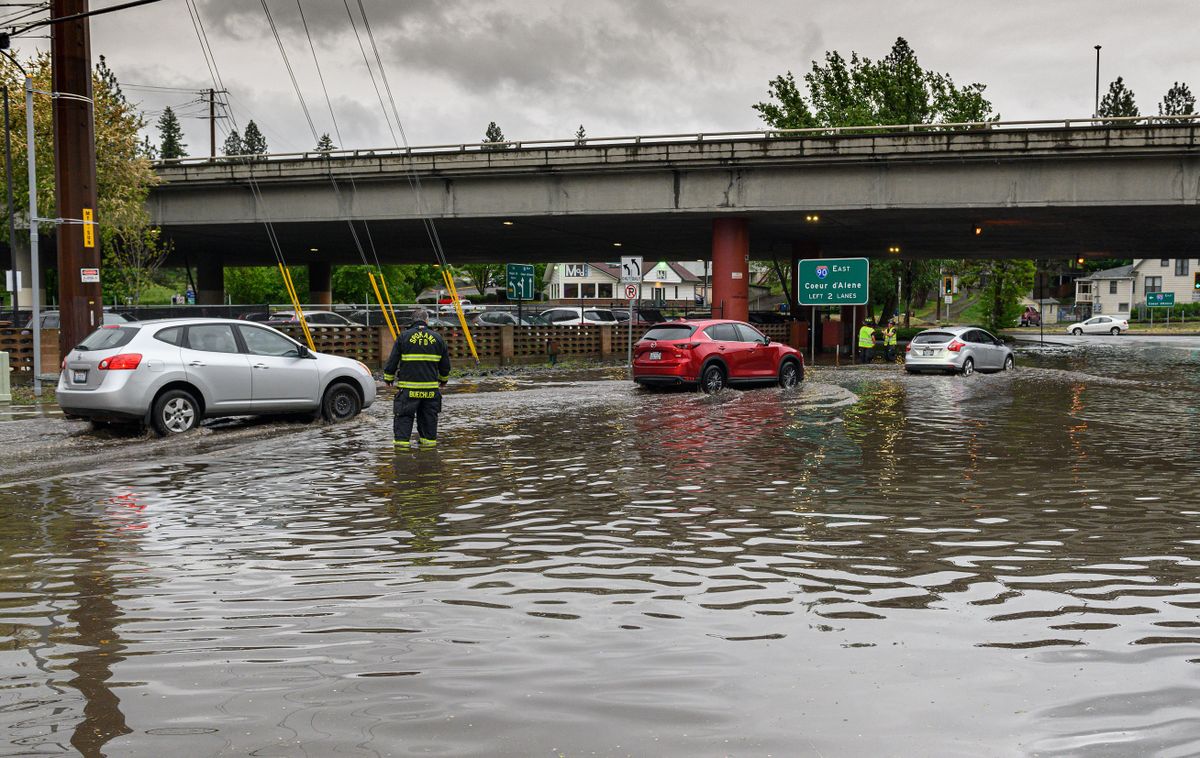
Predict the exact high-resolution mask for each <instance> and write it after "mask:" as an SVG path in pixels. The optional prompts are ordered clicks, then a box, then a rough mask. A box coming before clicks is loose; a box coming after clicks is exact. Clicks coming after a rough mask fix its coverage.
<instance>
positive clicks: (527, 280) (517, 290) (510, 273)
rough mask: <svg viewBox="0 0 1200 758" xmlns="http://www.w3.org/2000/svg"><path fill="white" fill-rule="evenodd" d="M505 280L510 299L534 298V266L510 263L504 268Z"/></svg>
mask: <svg viewBox="0 0 1200 758" xmlns="http://www.w3.org/2000/svg"><path fill="white" fill-rule="evenodd" d="M504 281H505V283H506V284H507V287H508V299H509V300H532V299H533V294H534V282H533V266H531V265H529V264H527V263H510V264H508V265H507V266H505V268H504Z"/></svg>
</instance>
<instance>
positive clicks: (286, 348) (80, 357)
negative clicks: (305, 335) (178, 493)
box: [58, 319, 375, 436]
mask: <svg viewBox="0 0 1200 758" xmlns="http://www.w3.org/2000/svg"><path fill="white" fill-rule="evenodd" d="M374 401H375V380H374V377H373V376H372V374H371V370H370V369H368V368H367V366H366V365H365V364H363V363H360V362H359V361H356V360H352V359H350V358H341V357H338V356H334V355H325V354H323V353H316V352H313V351H311V350H309V349H308V348H307V347H306V346H305V345H302V344H300V343H298V342H296V341H295V340H293V339H291V338H290V337H288V336H286V335H284V334H282V333H280V332H278V331H276V330H274V329H271V328H269V327H266V326H262V325H259V324H252V323H248V322H246V321H232V320H225V319H211V320H209V319H204V320H199V319H163V320H158V321H140V322H135V323H131V324H114V325H110V326H104V327H102V328H100V329H97V330H96V331H94V332H92V333H91V334H90V335H88V337H87V338H86V339H84V341H83V342H81V343H79V345H77V346H76V347H75V349H73V350H72V351H71V352H70V353H68V354H67V357H66V359H65V360H64V361H63V365H62V373H61V374H60V375H59V379H58V404H59V405H60V406H61V407H62V409H63V413H65V414H66V415H67V416H68V417H75V418H87V419H91V420H93V421H98V422H103V421H118V422H119V421H125V422H135V423H139V424H149V425H150V426H152V427H153V428H154V430H155V431H157V432H158V433H159V434H161V435H164V436H165V435H169V434H181V433H183V432H187V431H190V430H191V429H194V428H195V427H196V426H198V425H199V423H200V421H201V419H203V418H206V417H215V416H246V415H262V414H276V413H311V414H313V416H314V417H315V416H317V415H318V414H319V415H321V416H323V417H324V418H325V419H326V420H328V421H345V420H347V419H350V418H353V417H354V416H356V415H358V413H359V411H361V410H362V409H363V408H366V407H367V406H369V405H371V403H373V402H374Z"/></svg>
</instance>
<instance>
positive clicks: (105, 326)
mask: <svg viewBox="0 0 1200 758" xmlns="http://www.w3.org/2000/svg"><path fill="white" fill-rule="evenodd" d="M100 328H101V329H120V328H121V325H120V324H105V325H104V326H102V327H100Z"/></svg>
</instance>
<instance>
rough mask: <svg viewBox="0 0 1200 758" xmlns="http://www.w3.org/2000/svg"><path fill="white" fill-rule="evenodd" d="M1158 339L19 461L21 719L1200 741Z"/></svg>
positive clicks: (1, 715)
mask: <svg viewBox="0 0 1200 758" xmlns="http://www.w3.org/2000/svg"><path fill="white" fill-rule="evenodd" d="M1170 355H1171V356H1173V357H1163V356H1159V360H1158V363H1157V364H1155V367H1154V369H1153V370H1149V369H1146V368H1144V366H1145V363H1144V362H1140V361H1136V360H1135V361H1132V362H1131V361H1129V360H1128V355H1123V354H1117V353H1114V352H1112V351H1111V350H1108V349H1100V350H1096V351H1092V350H1090V349H1089V350H1080V351H1071V352H1065V353H1063V352H1059V353H1058V354H1051V353H1035V354H1028V355H1026V354H1022V356H1021V358H1022V363H1023V364H1025V365H1026V366H1027V368H1024V369H1023V370H1021V371H1019V372H1017V373H1016V374H1014V375H990V376H982V375H979V376H975V377H971V378H969V379H963V378H958V377H907V376H903V375H896V374H880V373H879V372H872V371H858V370H845V371H840V372H830V371H826V372H821V371H814V372H812V373H811V376H810V378H811V379H812V381H810V382H808V383H806V385H805V386H803V387H801V388H799V389H797V390H794V391H782V390H778V389H765V390H760V391H755V392H746V393H739V392H729V393H725V394H723V395H721V396H718V397H713V398H710V397H704V396H701V395H696V394H690V393H671V394H662V395H658V394H646V393H641V392H636V391H633V390H631V389H630V388H629V387H628V386H627V385H626V384H624V383H615V382H570V383H564V384H560V385H556V386H554V387H552V388H532V389H526V390H522V391H515V392H471V393H464V394H461V395H452V396H450V397H449V398H448V399H447V413H446V417H445V419H444V431H443V433H442V435H441V436H442V437H443V441H442V443H443V446H442V447H439V448H438V449H437V450H412V451H401V452H399V453H397V452H394V451H392V450H391V449H389V448H387V447H386V442H387V441H388V428H389V424H390V419H389V418H388V416H387V410H388V409H387V408H379V409H375V411H374V412H373V413H372V415H370V416H369V417H368V418H366V419H364V421H363V422H362V423H360V424H351V425H345V426H339V427H315V428H303V427H301V428H298V429H289V430H288V433H287V434H275V435H272V434H263V435H259V436H256V437H255V438H254V439H253V440H252V442H253V444H252V445H250V444H240V445H232V446H230V447H227V448H220V447H213V448H206V450H205V453H204V455H203V456H202V457H201V458H197V459H189V458H187V457H184V456H181V455H171V454H161V455H159V457H158V458H157V459H156V461H154V462H152V463H144V464H143V465H141V466H139V467H137V468H135V469H131V470H127V471H99V472H94V473H92V474H90V475H89V476H88V477H87V478H83V477H80V476H78V475H71V474H60V473H55V472H54V471H52V470H48V471H46V472H45V476H44V477H43V480H44V483H43V484H39V485H33V484H20V483H16V482H2V481H0V485H3V486H4V488H2V489H0V507H3V508H4V511H5V516H6V518H5V519H4V520H3V521H0V545H3V551H4V552H3V554H2V556H0V558H2V563H0V565H2V566H3V568H4V569H5V570H4V572H3V574H2V576H3V578H2V580H0V581H3V585H2V586H3V592H4V593H6V594H5V595H4V596H3V598H2V600H3V604H4V608H5V614H6V615H5V617H4V620H3V622H2V623H4V624H5V626H4V627H3V628H4V630H5V631H4V634H5V639H6V641H7V642H8V644H7V645H6V646H5V647H3V649H0V671H3V672H4V679H3V687H4V689H2V690H0V698H4V702H3V703H0V728H2V729H3V730H4V734H5V736H6V738H7V739H8V740H9V741H10V742H11V743H12V744H13V745H20V746H21V747H20V749H19V750H18V751H17V752H20V750H27V751H29V752H33V751H34V750H35V749H41V747H40V746H45V745H58V748H56V749H63V748H62V746H61V745H59V742H61V740H60V741H59V742H55V741H54V735H56V734H57V735H63V734H71V735H72V738H71V740H72V741H71V744H72V745H73V746H74V747H75V748H76V749H77V750H78V751H79V752H81V753H84V754H102V753H103V752H109V753H111V754H114V755H116V754H120V755H161V754H164V753H165V752H168V751H173V752H179V753H183V754H216V753H230V754H248V753H256V752H257V753H259V754H299V753H301V752H305V753H308V754H314V755H317V754H320V755H325V754H334V753H338V752H353V751H355V750H359V751H361V752H364V753H367V754H371V753H375V754H385V753H389V752H391V753H415V752H431V751H439V752H443V753H449V754H486V755H527V754H531V753H537V752H544V751H555V750H556V751H558V752H564V753H568V754H575V753H582V752H592V751H595V752H603V753H617V752H620V753H638V754H698V753H699V754H710V753H714V752H716V753H725V752H730V753H733V752H738V753H750V754H765V753H777V754H788V755H792V754H797V753H801V754H803V753H805V752H810V753H813V754H816V752H818V751H819V752H821V753H824V754H831V753H832V754H845V753H854V754H864V755H865V754H894V753H897V752H900V753H928V754H945V753H963V752H971V753H976V754H985V753H986V754H994V753H1020V752H1041V753H1062V754H1074V753H1079V752H1088V751H1104V750H1109V751H1115V752H1118V753H1151V752H1155V751H1156V750H1160V749H1161V750H1162V751H1164V752H1165V751H1168V750H1174V751H1175V752H1179V753H1185V752H1189V751H1192V752H1194V751H1195V750H1197V749H1200V726H1198V725H1197V722H1195V720H1194V719H1190V717H1188V716H1186V715H1185V713H1186V710H1187V707H1188V704H1190V703H1192V702H1194V699H1195V692H1194V690H1195V688H1196V687H1195V682H1194V670H1195V669H1194V663H1193V661H1197V660H1200V622H1197V620H1196V611H1197V609H1198V608H1200V582H1198V581H1197V578H1196V568H1197V565H1198V563H1197V559H1196V549H1197V546H1198V545H1200V502H1198V501H1197V498H1196V495H1195V493H1196V492H1198V491H1200V472H1198V471H1197V468H1196V467H1195V465H1194V452H1193V451H1194V450H1195V444H1196V443H1197V442H1200V439H1197V432H1196V430H1195V427H1194V424H1193V423H1192V422H1193V420H1194V418H1195V408H1196V404H1197V393H1196V390H1197V388H1198V385H1197V384H1196V379H1195V377H1196V374H1197V372H1196V368H1197V366H1196V364H1195V362H1194V359H1193V358H1192V357H1190V356H1189V354H1187V353H1185V352H1175V353H1171V354H1170ZM1164 361H1167V362H1166V363H1164ZM1147 407H1154V408H1156V409H1158V416H1157V417H1156V419H1155V421H1154V423H1153V424H1152V425H1151V424H1147V423H1145V420H1144V414H1143V411H1142V410H1141V409H1144V408H1147ZM168 453H169V449H168ZM98 491H99V492H115V493H117V495H116V496H114V497H113V498H112V499H109V500H107V501H104V502H101V503H100V504H97V503H96V501H95V497H96V496H95V493H96V492H98ZM129 493H138V494H137V495H130V494H129ZM127 501H128V502H127ZM118 681H119V682H120V684H119V685H118V684H117V682H118ZM67 685H69V686H67ZM117 692H120V693H122V696H121V698H120V700H118V698H117V696H116V695H115V694H114V693H117ZM75 693H78V695H76V694H75ZM122 713H123V714H124V715H122ZM1117 732H1120V737H1119V738H1118V737H1114V736H1113V735H1114V734H1116V733H1117ZM18 740H28V741H26V742H18ZM714 746H716V747H715V748H714Z"/></svg>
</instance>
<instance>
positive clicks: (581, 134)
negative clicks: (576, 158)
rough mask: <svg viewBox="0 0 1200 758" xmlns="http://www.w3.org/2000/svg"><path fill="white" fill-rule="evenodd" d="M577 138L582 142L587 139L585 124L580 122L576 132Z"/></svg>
mask: <svg viewBox="0 0 1200 758" xmlns="http://www.w3.org/2000/svg"><path fill="white" fill-rule="evenodd" d="M575 139H577V140H579V141H580V142H582V141H583V140H585V139H587V132H585V131H584V130H583V124H580V125H579V129H578V130H577V131H576V132H575Z"/></svg>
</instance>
